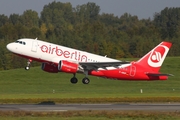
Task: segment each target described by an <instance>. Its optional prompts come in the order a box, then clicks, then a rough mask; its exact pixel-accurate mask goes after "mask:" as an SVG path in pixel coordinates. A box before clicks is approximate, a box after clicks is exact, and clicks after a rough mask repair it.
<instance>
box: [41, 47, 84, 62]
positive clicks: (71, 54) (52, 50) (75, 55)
mask: <svg viewBox="0 0 180 120" xmlns="http://www.w3.org/2000/svg"><path fill="white" fill-rule="evenodd" d="M40 49H41V51H42V52H43V53H47V54H56V55H57V56H61V57H64V58H70V59H73V60H77V61H81V62H87V56H86V55H81V52H78V51H69V50H65V51H63V50H62V49H61V48H60V47H59V46H56V47H51V45H49V46H47V45H42V46H41V47H40Z"/></svg>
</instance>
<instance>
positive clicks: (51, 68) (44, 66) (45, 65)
mask: <svg viewBox="0 0 180 120" xmlns="http://www.w3.org/2000/svg"><path fill="white" fill-rule="evenodd" d="M41 69H42V70H44V71H46V72H50V73H58V66H54V65H51V64H48V63H42V66H41Z"/></svg>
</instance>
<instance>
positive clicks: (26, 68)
mask: <svg viewBox="0 0 180 120" xmlns="http://www.w3.org/2000/svg"><path fill="white" fill-rule="evenodd" d="M31 62H32V60H31V59H29V60H28V61H27V66H26V67H25V70H29V69H30V65H31Z"/></svg>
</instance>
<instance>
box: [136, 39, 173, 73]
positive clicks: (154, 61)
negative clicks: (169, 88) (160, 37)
mask: <svg viewBox="0 0 180 120" xmlns="http://www.w3.org/2000/svg"><path fill="white" fill-rule="evenodd" d="M171 45H172V43H170V42H161V43H160V44H159V45H157V46H156V47H155V48H154V49H152V50H151V51H150V52H149V53H147V54H146V55H145V56H144V57H142V58H141V59H140V60H138V61H137V64H141V65H143V66H145V67H147V68H150V69H152V70H153V71H154V72H158V71H159V69H160V67H161V65H162V63H163V61H164V59H165V57H166V55H167V53H168V51H169V49H170V48H171Z"/></svg>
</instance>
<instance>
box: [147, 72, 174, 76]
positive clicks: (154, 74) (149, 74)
mask: <svg viewBox="0 0 180 120" xmlns="http://www.w3.org/2000/svg"><path fill="white" fill-rule="evenodd" d="M146 75H148V76H174V75H172V74H160V73H146Z"/></svg>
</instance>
